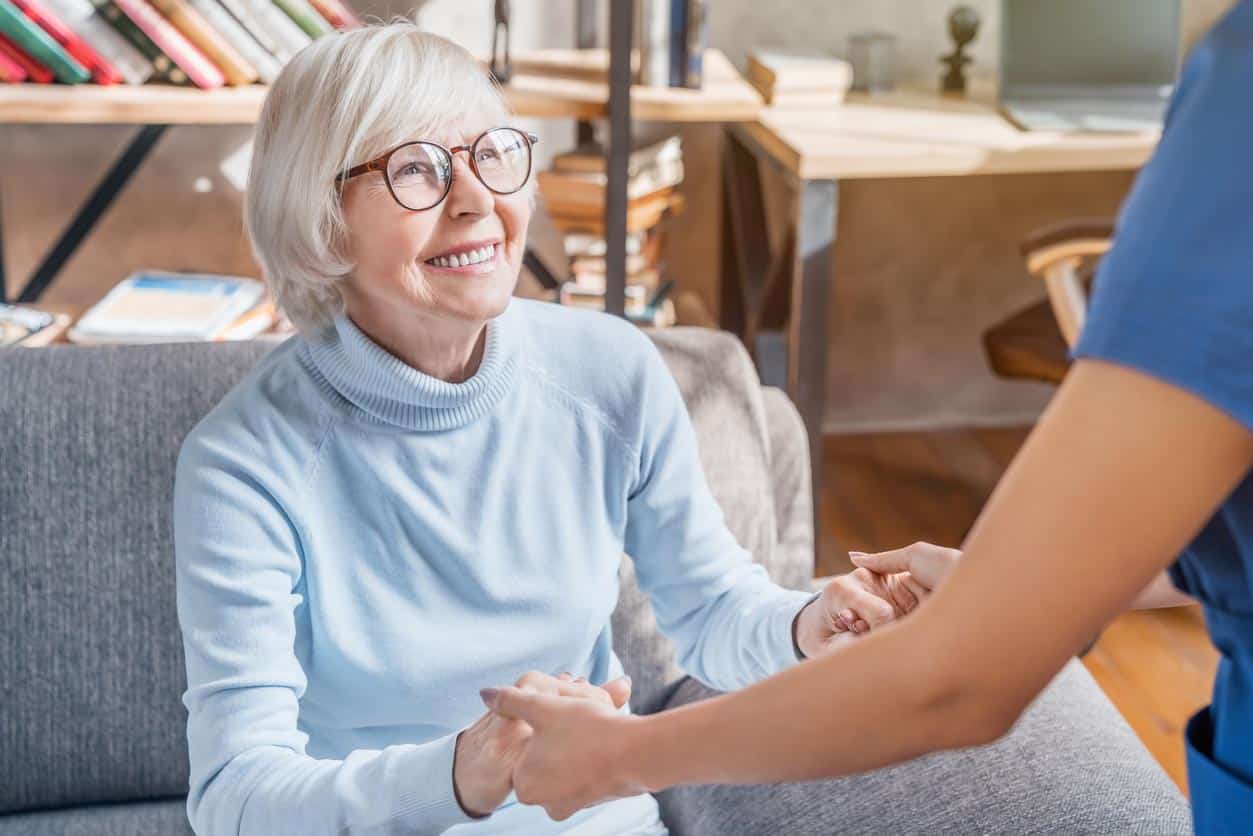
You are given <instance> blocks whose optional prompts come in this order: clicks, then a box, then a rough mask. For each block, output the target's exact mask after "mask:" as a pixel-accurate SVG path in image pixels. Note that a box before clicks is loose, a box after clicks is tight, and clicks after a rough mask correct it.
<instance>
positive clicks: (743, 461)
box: [0, 328, 775, 814]
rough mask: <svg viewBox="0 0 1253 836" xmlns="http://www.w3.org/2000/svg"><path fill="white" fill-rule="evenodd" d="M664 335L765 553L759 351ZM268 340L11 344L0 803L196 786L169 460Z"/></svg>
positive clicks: (638, 674) (643, 606)
mask: <svg viewBox="0 0 1253 836" xmlns="http://www.w3.org/2000/svg"><path fill="white" fill-rule="evenodd" d="M654 339H656V341H657V343H658V345H659V347H660V348H661V350H662V353H663V355H664V356H665V358H666V360H667V362H668V363H669V364H670V366H671V368H672V370H673V371H674V373H675V375H676V378H677V379H678V381H679V384H680V388H681V389H682V391H683V394H684V397H685V398H686V399H687V403H688V407H689V411H690V412H691V414H692V418H693V422H694V424H695V427H696V431H697V436H698V439H699V440H700V441H699V443H700V444H701V460H702V463H703V465H704V467H705V469H706V473H707V475H708V477H709V481H710V484H711V487H712V489H713V491H714V494H715V496H716V497H717V499H718V501H719V502H720V504H721V505H722V507H723V509H724V512H725V513H726V516H727V521H728V524H729V526H730V528H731V529H732V531H733V532H734V533H735V535H736V537H737V538H738V539H739V540H740V542H741V543H742V544H743V545H744V546H746V547H747V548H749V549H750V550H751V551H753V553H754V554H755V555H756V556H757V557H758V558H760V559H762V560H763V561H769V560H770V559H771V557H772V550H773V546H774V541H775V521H774V510H773V505H772V495H771V488H770V478H769V451H768V449H767V443H766V434H765V429H764V427H765V418H764V413H763V408H762V405H761V397H760V389H759V386H758V384H757V379H756V375H755V373H754V371H753V369H752V365H751V363H750V362H749V361H748V358H747V355H746V354H745V352H744V350H743V348H742V347H741V346H740V344H739V342H738V341H737V340H735V338H734V337H731V336H729V335H726V334H722V333H719V332H714V331H706V330H700V329H683V328H680V329H671V330H669V331H662V332H655V334H654ZM272 347H273V343H266V342H253V343H225V344H181V345H162V346H119V347H93V348H83V347H71V346H59V347H52V348H43V349H10V350H3V351H0V392H2V393H3V394H2V395H0V463H2V464H3V478H0V671H3V678H2V680H0V682H2V684H0V689H2V690H0V814H3V813H6V812H14V811H18V810H27V809H35V808H43V807H59V806H66V805H71V804H87V803H93V802H101V801H125V800H134V799H146V798H160V797H167V796H180V795H183V794H185V793H186V791H187V752H186V737H185V734H186V730H185V724H186V713H185V711H184V709H183V706H182V703H181V699H180V698H181V696H182V693H183V690H184V689H185V687H186V679H185V670H184V666H183V654H182V642H181V637H180V634H179V629H178V621H177V615H176V611H175V597H174V559H173V545H172V531H171V520H170V515H171V490H172V487H173V480H174V466H175V462H176V460H177V456H178V451H179V447H180V446H181V444H182V440H183V438H184V437H185V435H186V434H187V432H188V431H189V430H190V429H191V428H192V427H193V426H194V425H195V424H196V422H197V421H199V420H200V418H201V417H202V416H203V415H204V414H205V413H207V412H208V411H209V410H210V409H211V408H212V407H213V405H214V404H216V403H217V402H218V401H219V400H220V399H221V398H222V396H223V395H224V394H225V393H226V392H227V391H228V390H229V389H230V388H231V387H232V386H233V385H234V384H235V383H236V381H238V380H239V379H240V378H241V377H242V376H243V375H244V373H245V372H246V371H247V370H248V369H250V368H251V367H252V366H253V365H254V364H255V363H256V362H257V360H258V359H260V357H261V356H262V355H263V354H264V353H266V352H267V351H268V350H270V349H271V348H272ZM706 439H708V440H710V441H711V442H712V441H713V440H714V439H716V444H715V443H708V444H706V443H704V441H705V440H706ZM624 567H625V568H624V576H625V577H624V581H625V582H624V586H623V592H622V596H621V599H620V603H619V608H618V611H617V612H616V613H615V616H614V622H613V624H614V631H615V646H616V648H617V649H618V652H619V654H620V656H621V657H622V659H623V663H624V665H625V666H626V668H627V670H628V672H630V673H631V675H632V677H633V679H634V681H635V687H636V693H635V697H634V698H633V704H634V705H635V707H636V709H637V710H641V711H649V710H653V709H655V708H657V707H658V706H659V705H660V704H661V702H662V701H663V700H664V699H665V698H666V697H667V696H668V694H669V693H670V691H671V690H672V688H673V687H674V685H675V684H676V683H677V681H678V679H679V674H678V671H677V669H676V668H675V667H674V663H673V661H672V657H673V653H672V649H671V648H670V646H669V643H668V642H667V641H666V640H664V639H663V638H662V637H660V636H659V635H658V634H657V633H656V629H655V627H654V626H653V620H652V614H651V611H650V610H649V608H648V605H647V602H646V601H645V599H644V598H643V597H642V595H641V594H640V593H639V591H638V589H637V588H636V587H635V585H634V582H633V581H632V580H631V573H630V569H629V564H626V563H624Z"/></svg>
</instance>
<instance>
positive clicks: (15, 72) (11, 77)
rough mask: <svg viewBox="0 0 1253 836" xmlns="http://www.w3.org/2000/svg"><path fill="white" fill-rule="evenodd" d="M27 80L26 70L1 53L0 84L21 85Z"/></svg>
mask: <svg viewBox="0 0 1253 836" xmlns="http://www.w3.org/2000/svg"><path fill="white" fill-rule="evenodd" d="M25 80H26V70H25V69H24V68H23V67H22V65H21V64H19V63H17V62H16V61H14V60H13V59H12V58H10V57H9V56H8V55H7V54H6V53H4V52H0V82H4V83H5V84H19V83H21V82H23V81H25Z"/></svg>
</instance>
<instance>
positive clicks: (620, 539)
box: [174, 299, 808, 836]
mask: <svg viewBox="0 0 1253 836" xmlns="http://www.w3.org/2000/svg"><path fill="white" fill-rule="evenodd" d="M174 527H175V544H176V551H177V567H178V570H177V571H178V613H179V620H180V623H181V625H182V631H183V641H184V647H185V650H186V657H187V681H188V688H187V692H186V694H185V695H184V698H183V700H184V703H185V704H186V706H187V710H188V722H187V736H188V742H189V746H190V755H191V787H190V794H189V797H188V802H187V807H188V813H189V816H190V818H191V822H192V824H193V826H194V827H195V829H196V831H197V833H199V834H201V836H207V835H208V834H214V836H218V834H222V836H225V834H237V833H238V834H250V835H251V834H264V836H275V834H302V836H304V835H305V834H322V833H328V834H329V833H336V834H341V833H353V834H357V833H361V834H365V833H369V834H385V833H406V834H413V833H418V834H428V833H442V832H444V831H446V830H449V829H450V828H451V830H449V832H455V833H458V834H460V833H463V832H464V833H466V834H480V833H483V834H485V833H518V834H528V836H530V834H546V833H574V832H577V833H580V834H582V833H598V834H599V833H614V832H624V831H630V830H631V829H632V828H633V827H639V826H640V824H641V823H642V822H647V821H649V820H651V821H654V822H655V821H656V805H655V802H654V801H653V800H652V799H651V798H650V797H648V796H643V797H640V798H636V799H625V800H623V801H618V802H614V803H611V804H608V805H605V806H603V807H598V808H593V809H592V810H588V811H584V812H583V813H581V814H580V815H578V816H576V817H575V818H573V819H571V820H568V821H566V822H563V823H561V824H558V823H556V822H553V821H551V820H550V819H548V817H547V816H545V815H544V812H543V810H542V809H540V808H536V807H528V806H526V805H522V804H518V803H517V802H516V801H515V800H514V799H513V798H512V797H511V798H510V800H509V802H507V803H506V804H505V805H504V806H503V807H501V808H500V809H499V810H497V811H496V812H495V813H494V814H493V815H492V816H491V817H489V818H487V819H485V820H481V821H473V822H471V821H470V820H469V819H468V817H467V816H466V815H465V814H464V813H463V812H462V810H461V809H460V807H459V806H458V804H457V801H456V799H455V797H454V795H453V787H452V762H453V751H454V747H455V741H456V735H457V733H458V732H459V731H460V730H461V729H463V728H465V727H467V726H469V725H470V724H471V723H473V722H474V721H475V719H476V718H478V717H479V716H480V715H481V714H482V712H483V710H484V709H483V706H482V703H481V702H480V701H479V697H478V693H479V689H480V688H484V687H487V686H498V685H501V684H511V683H513V682H514V681H515V680H516V679H517V678H518V677H519V676H520V675H521V674H523V673H524V672H526V671H528V670H539V671H544V672H547V673H553V674H556V673H560V672H562V671H570V672H572V673H574V674H576V675H584V676H587V677H588V678H590V679H591V680H592V681H593V682H596V683H602V682H604V681H607V680H609V679H612V678H614V677H616V676H618V675H620V674H621V672H622V666H621V664H620V663H619V661H618V659H617V658H616V657H615V655H614V653H613V648H612V641H611V635H610V626H609V624H610V614H611V613H612V612H613V609H614V606H615V604H616V602H617V600H618V564H619V560H620V556H621V554H622V553H623V551H625V552H626V553H627V554H630V555H631V556H632V557H633V559H634V562H635V566H636V571H637V575H638V578H639V581H640V585H641V587H642V589H643V590H644V591H645V593H647V594H648V595H649V596H650V599H651V602H652V605H653V607H654V609H655V612H656V614H657V620H658V623H659V625H660V626H661V629H662V630H663V631H664V632H665V633H666V634H667V635H668V636H669V637H670V638H672V639H673V640H674V642H675V645H676V647H677V648H678V653H679V661H680V663H681V664H682V666H683V667H684V668H685V669H686V670H687V671H688V672H689V673H691V674H693V675H695V676H696V677H698V678H700V679H701V680H703V681H705V682H706V683H708V684H710V685H712V686H714V687H717V688H721V689H734V688H738V687H741V686H743V685H746V684H748V683H750V682H753V681H755V680H757V679H760V678H762V677H765V676H767V675H769V674H771V673H774V672H776V671H778V670H780V669H782V668H784V667H786V666H788V665H789V664H792V663H793V662H795V656H794V653H793V648H792V639H791V623H792V620H793V618H794V616H795V615H796V613H797V612H798V611H799V609H800V607H801V606H802V605H803V604H804V602H805V601H806V600H808V597H807V595H805V594H804V593H798V592H790V591H785V590H783V589H781V588H779V587H777V586H775V585H773V584H772V583H770V581H769V580H768V579H767V578H766V576H765V573H764V572H763V571H762V569H761V568H760V567H759V566H757V565H755V564H753V563H752V562H751V560H750V556H749V555H748V554H747V553H746V552H745V550H744V549H743V548H741V547H740V546H739V545H738V544H737V543H736V542H735V540H734V538H733V537H732V535H731V533H730V532H729V531H728V530H727V528H726V526H725V524H724V520H723V515H722V512H721V510H720V509H719V507H718V505H717V504H716V502H715V500H714V499H713V496H712V495H711V493H710V491H709V488H708V486H707V484H706V482H705V478H704V474H703V471H702V470H701V466H700V462H699V460H698V457H697V449H696V440H695V436H694V434H693V431H692V428H691V424H690V421H689V419H688V415H687V412H686V409H685V407H684V404H683V401H682V400H681V398H680V394H679V390H678V387H677V386H676V384H675V381H674V379H673V377H672V376H671V375H670V373H669V371H668V370H667V368H666V366H665V365H664V363H663V361H662V359H661V356H660V354H659V353H658V351H657V349H656V347H655V346H654V345H653V343H652V342H651V341H650V340H649V339H648V338H647V337H646V336H644V335H643V334H642V333H641V332H640V331H639V330H638V329H636V328H635V327H634V326H633V325H630V324H628V323H626V322H624V321H622V320H619V319H617V318H614V317H610V316H606V315H603V314H597V313H592V312H588V311H580V310H575V309H571V308H565V307H561V306H557V305H550V304H545V303H540V302H533V301H527V300H522V299H514V300H513V301H512V302H511V304H510V306H509V308H508V309H507V310H506V312H505V313H503V314H501V315H500V316H499V317H497V318H496V319H494V320H492V321H491V322H489V323H488V326H487V343H486V348H485V351H484V356H483V360H482V362H481V364H480V367H479V369H478V370H477V372H476V373H475V374H474V376H473V377H471V378H470V379H468V380H466V381H465V382H463V383H456V384H453V383H447V382H445V381H441V380H438V379H436V378H433V377H430V376H427V375H425V374H423V373H421V372H419V371H417V370H416V369H414V368H412V367H410V366H408V365H406V364H405V363H403V362H402V361H400V360H399V359H397V358H396V357H394V356H393V355H391V354H389V353H388V352H386V351H385V350H384V349H382V348H381V347H379V346H378V345H377V344H376V343H374V342H373V341H371V340H370V339H369V337H367V336H366V335H365V334H364V333H362V332H361V331H360V330H359V329H358V328H357V327H356V326H355V325H354V324H353V323H352V321H351V320H350V319H348V318H346V317H343V316H341V317H339V318H338V319H337V320H336V321H335V324H334V327H333V328H329V327H328V328H327V329H326V330H325V331H324V332H322V333H321V334H319V335H317V336H315V337H312V338H310V339H304V338H295V339H292V340H289V341H288V342H286V343H284V344H283V345H281V346H280V347H278V348H277V349H275V351H274V352H272V353H271V354H270V355H268V356H267V357H266V358H265V359H263V360H262V361H261V363H260V364H259V365H258V366H257V368H255V369H254V370H253V371H252V372H250V373H249V374H248V375H247V376H246V377H245V379H244V380H243V381H241V382H240V384H239V385H238V386H237V387H236V388H235V389H233V390H232V391H231V392H230V393H229V394H228V395H227V396H226V398H225V399H223V401H222V403H221V404H219V405H218V406H217V407H216V408H215V409H214V410H213V411H212V412H211V413H210V414H209V415H208V416H207V417H206V418H205V419H204V420H203V421H202V422H201V423H200V424H199V425H197V427H196V428H195V429H194V430H193V431H192V433H191V434H190V435H189V436H188V438H187V440H186V442H185V443H184V445H183V448H182V452H181V454H180V456H179V460H178V470H177V478H176V485H175V491H174ZM575 828H580V829H578V830H576V829H575Z"/></svg>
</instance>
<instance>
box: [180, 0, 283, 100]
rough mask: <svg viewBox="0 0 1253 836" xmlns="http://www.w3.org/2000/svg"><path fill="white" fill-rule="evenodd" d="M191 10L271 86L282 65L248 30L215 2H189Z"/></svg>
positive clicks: (200, 0)
mask: <svg viewBox="0 0 1253 836" xmlns="http://www.w3.org/2000/svg"><path fill="white" fill-rule="evenodd" d="M189 1H190V2H191V5H192V8H194V9H195V10H196V11H198V12H200V15H201V17H203V18H204V19H205V20H207V21H208V22H209V25H210V26H212V27H213V28H214V29H216V30H217V31H218V34H219V35H221V36H222V37H223V38H225V39H226V41H227V42H228V43H229V44H230V45H231V46H233V47H234V48H235V51H236V52H238V53H239V54H240V55H242V56H243V57H244V60H245V61H247V62H248V63H249V64H251V65H252V66H253V68H254V69H256V71H257V76H258V77H259V78H260V79H261V80H262V81H264V82H265V83H266V84H273V83H274V79H276V78H278V72H279V70H281V69H282V65H281V64H280V63H279V62H278V59H276V58H275V57H274V56H273V55H271V54H270V53H268V52H266V50H265V48H264V47H262V46H261V44H259V43H257V41H256V39H254V38H253V37H252V35H250V34H248V30H247V29H245V28H244V25H243V24H242V23H240V22H239V21H237V20H236V19H235V18H233V17H231V14H230V12H228V11H227V10H226V8H225V7H224V6H222V5H221V4H220V3H218V2H217V0H189Z"/></svg>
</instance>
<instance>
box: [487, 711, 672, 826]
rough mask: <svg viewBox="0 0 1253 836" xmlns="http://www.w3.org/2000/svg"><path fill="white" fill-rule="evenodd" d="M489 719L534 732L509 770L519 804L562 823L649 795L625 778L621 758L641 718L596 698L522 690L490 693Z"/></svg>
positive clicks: (642, 786)
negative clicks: (621, 800) (604, 804)
mask: <svg viewBox="0 0 1253 836" xmlns="http://www.w3.org/2000/svg"><path fill="white" fill-rule="evenodd" d="M483 702H484V703H485V704H486V705H487V706H488V708H490V709H491V710H492V712H493V714H496V715H500V716H502V717H508V718H509V721H510V722H518V723H523V724H525V725H526V726H527V727H528V728H531V729H533V730H534V733H533V735H532V736H531V737H530V739H529V741H528V742H527V743H526V744H525V746H524V751H523V753H522V755H521V757H520V758H518V759H517V760H516V765H515V766H514V770H513V784H514V789H515V790H516V791H517V794H518V800H519V801H521V802H522V803H523V804H533V805H537V806H540V807H543V808H544V811H545V812H546V813H548V815H549V817H550V818H552V819H555V820H556V821H564V820H565V819H568V818H569V817H570V816H572V815H574V814H575V813H577V812H578V811H579V810H582V809H583V808H584V807H590V806H592V805H593V804H599V803H601V802H603V801H609V800H611V799H614V798H627V797H630V796H633V795H640V794H642V793H645V792H648V788H647V787H645V786H644V785H643V784H641V783H640V782H639V781H637V780H633V779H631V778H629V777H627V769H626V763H625V758H624V757H623V753H624V752H625V751H627V741H628V740H629V739H630V738H631V736H632V735H633V734H634V733H635V731H636V729H637V727H638V725H639V723H640V718H638V717H633V716H631V715H624V714H621V713H619V712H617V711H615V710H614V709H613V708H611V707H610V705H608V704H607V703H606V702H605V701H603V700H598V699H565V698H562V697H557V696H552V695H551V694H543V693H537V692H535V691H529V690H525V689H522V688H501V689H489V690H486V691H484V692H483Z"/></svg>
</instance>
